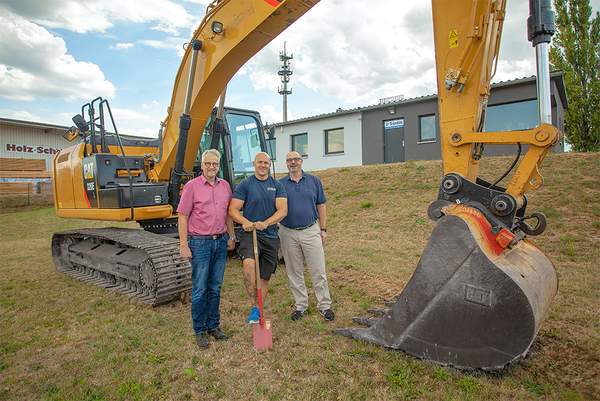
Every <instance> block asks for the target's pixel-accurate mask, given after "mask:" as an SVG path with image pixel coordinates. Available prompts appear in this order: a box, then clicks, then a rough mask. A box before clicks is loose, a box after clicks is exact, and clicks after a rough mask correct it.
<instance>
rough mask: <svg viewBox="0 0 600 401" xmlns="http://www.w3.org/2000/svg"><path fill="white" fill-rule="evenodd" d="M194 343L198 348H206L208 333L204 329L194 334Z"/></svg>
mask: <svg viewBox="0 0 600 401" xmlns="http://www.w3.org/2000/svg"><path fill="white" fill-rule="evenodd" d="M196 344H197V345H198V347H199V348H208V334H207V333H206V331H203V332H201V333H197V334H196Z"/></svg>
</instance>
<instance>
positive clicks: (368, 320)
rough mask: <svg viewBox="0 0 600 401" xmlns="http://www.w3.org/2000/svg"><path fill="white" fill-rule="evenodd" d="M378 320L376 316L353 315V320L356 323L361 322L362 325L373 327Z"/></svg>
mask: <svg viewBox="0 0 600 401" xmlns="http://www.w3.org/2000/svg"><path fill="white" fill-rule="evenodd" d="M377 320H379V319H377V318H375V317H369V316H362V317H353V318H352V321H353V322H354V323H356V324H360V325H361V326H365V327H371V326H372V325H373V324H374V323H375V322H376V321H377Z"/></svg>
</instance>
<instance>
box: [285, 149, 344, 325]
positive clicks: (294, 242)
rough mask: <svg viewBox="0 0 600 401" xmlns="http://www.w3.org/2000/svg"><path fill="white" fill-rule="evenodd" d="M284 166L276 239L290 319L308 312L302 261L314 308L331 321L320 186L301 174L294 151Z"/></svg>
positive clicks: (305, 174) (324, 217) (324, 218)
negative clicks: (284, 202)
mask: <svg viewBox="0 0 600 401" xmlns="http://www.w3.org/2000/svg"><path fill="white" fill-rule="evenodd" d="M286 164H287V168H288V171H289V175H288V176H287V177H284V178H282V179H280V180H279V182H281V184H283V187H284V188H285V191H286V193H287V199H288V213H287V216H286V217H285V218H284V219H283V220H281V223H280V230H279V239H280V240H281V249H282V251H283V258H284V260H285V268H286V270H287V275H288V281H289V285H290V290H291V291H292V295H293V296H294V301H295V303H296V309H295V310H294V312H293V313H292V320H294V321H296V320H299V319H301V318H302V316H304V314H305V313H306V310H307V309H308V293H307V291H306V284H305V282H304V262H305V261H306V265H307V267H308V270H309V271H310V275H311V277H312V283H313V288H314V290H315V296H316V297H317V309H319V313H321V315H322V316H323V318H324V319H325V320H327V321H332V320H333V319H334V318H335V314H334V313H333V310H332V309H331V296H330V295H329V285H328V284H327V274H326V273H325V251H324V250H323V243H324V242H325V238H326V237H327V228H326V224H327V214H326V209H325V202H326V199H325V192H324V191H323V185H322V184H321V181H320V180H319V179H318V178H317V177H315V176H314V175H311V174H307V173H305V172H304V171H302V157H300V154H299V153H298V152H289V153H288V154H287V155H286Z"/></svg>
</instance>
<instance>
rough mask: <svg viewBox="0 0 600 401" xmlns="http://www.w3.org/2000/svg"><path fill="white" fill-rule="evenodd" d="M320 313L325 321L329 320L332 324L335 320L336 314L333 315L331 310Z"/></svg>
mask: <svg viewBox="0 0 600 401" xmlns="http://www.w3.org/2000/svg"><path fill="white" fill-rule="evenodd" d="M319 313H320V314H321V316H323V319H325V320H327V321H328V322H331V321H332V320H334V319H335V313H333V311H332V310H331V309H327V310H320V311H319Z"/></svg>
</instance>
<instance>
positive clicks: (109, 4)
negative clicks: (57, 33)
mask: <svg viewBox="0 0 600 401" xmlns="http://www.w3.org/2000/svg"><path fill="white" fill-rule="evenodd" d="M3 7H6V8H8V9H10V10H12V11H13V12H15V13H17V14H19V15H22V16H23V17H25V18H27V19H29V20H32V21H34V22H36V23H38V24H41V25H44V26H46V27H49V28H64V29H68V30H70V31H74V32H80V33H83V32H93V31H96V32H104V31H106V30H107V29H109V28H111V27H112V26H113V24H114V23H115V22H120V21H123V22H135V23H144V22H155V23H156V24H157V25H156V26H155V27H154V28H155V29H157V30H160V31H165V32H170V33H173V32H176V31H177V30H178V29H181V28H187V27H189V26H190V24H191V23H192V22H193V20H194V17H192V15H190V14H189V13H188V12H187V11H186V10H185V8H184V7H183V6H181V5H180V4H177V3H176V2H174V1H170V0H87V1H83V2H82V1H75V0H44V1H42V2H40V1H35V0H20V1H12V2H8V3H6V4H3Z"/></svg>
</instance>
